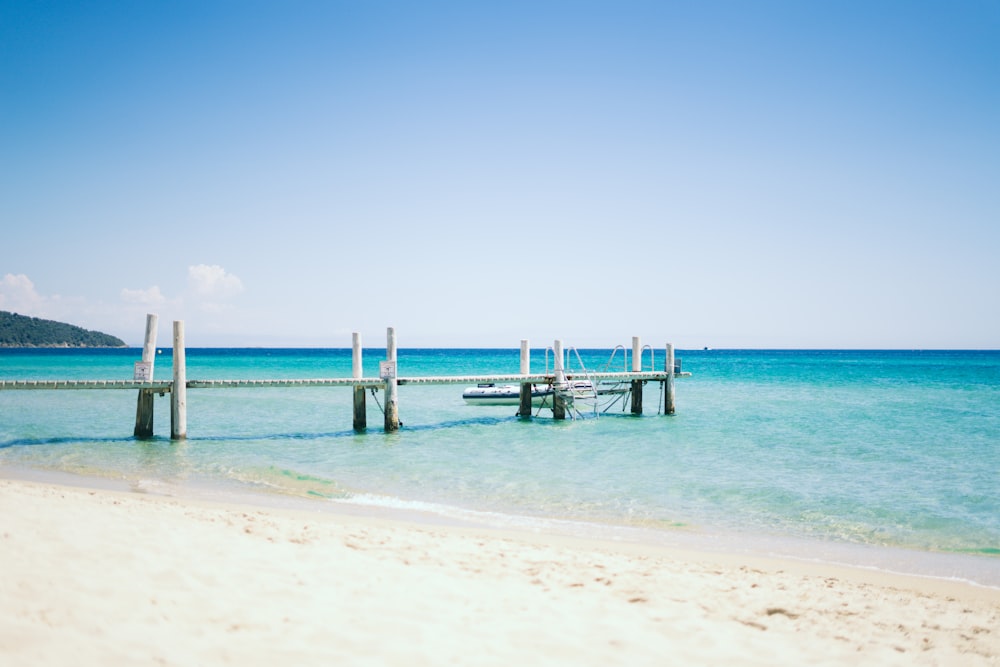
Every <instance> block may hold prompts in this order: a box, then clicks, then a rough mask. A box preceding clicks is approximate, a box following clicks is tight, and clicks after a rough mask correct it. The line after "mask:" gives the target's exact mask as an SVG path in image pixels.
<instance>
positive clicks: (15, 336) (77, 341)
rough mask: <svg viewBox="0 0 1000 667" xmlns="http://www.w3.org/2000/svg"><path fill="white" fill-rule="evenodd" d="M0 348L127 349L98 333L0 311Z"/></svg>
mask: <svg viewBox="0 0 1000 667" xmlns="http://www.w3.org/2000/svg"><path fill="white" fill-rule="evenodd" d="M0 347H126V345H125V342H124V341H123V340H122V339H120V338H115V337H114V336H110V335H108V334H106V333H101V332H100V331H87V330H86V329H83V328H81V327H77V326H73V325H72V324H64V323H62V322H55V321H53V320H41V319H38V318H37V317H26V316H24V315H18V314H17V313H9V312H7V311H3V310H0Z"/></svg>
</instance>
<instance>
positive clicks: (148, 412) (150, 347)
mask: <svg viewBox="0 0 1000 667" xmlns="http://www.w3.org/2000/svg"><path fill="white" fill-rule="evenodd" d="M158 320H159V317H158V316H156V315H155V314H153V313H147V314H146V338H145V340H144V342H143V345H142V363H143V365H144V366H146V368H147V369H148V373H147V377H148V378H149V381H150V382H152V381H153V367H154V365H155V363H156V323H157V321H158ZM137 374H138V371H137ZM132 435H133V436H135V437H136V438H152V437H153V392H152V391H151V390H149V389H140V390H139V398H138V399H137V401H136V406H135V430H133V431H132Z"/></svg>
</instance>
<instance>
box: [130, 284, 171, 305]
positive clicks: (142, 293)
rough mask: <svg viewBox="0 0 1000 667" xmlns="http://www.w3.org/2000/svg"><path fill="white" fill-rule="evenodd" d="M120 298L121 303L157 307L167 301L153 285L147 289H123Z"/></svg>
mask: <svg viewBox="0 0 1000 667" xmlns="http://www.w3.org/2000/svg"><path fill="white" fill-rule="evenodd" d="M121 297H122V301H124V302H126V303H139V304H143V305H147V306H159V305H162V304H164V303H166V301H167V297H165V296H163V293H162V292H160V288H159V287H158V286H156V285H153V286H152V287H150V288H149V289H128V288H127V287H126V288H123V289H122V291H121Z"/></svg>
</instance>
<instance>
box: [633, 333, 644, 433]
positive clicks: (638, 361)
mask: <svg viewBox="0 0 1000 667" xmlns="http://www.w3.org/2000/svg"><path fill="white" fill-rule="evenodd" d="M641 370H642V345H641V344H640V341H639V337H638V336H632V372H633V373H638V372H639V371H641ZM632 414H634V415H641V414H642V380H632Z"/></svg>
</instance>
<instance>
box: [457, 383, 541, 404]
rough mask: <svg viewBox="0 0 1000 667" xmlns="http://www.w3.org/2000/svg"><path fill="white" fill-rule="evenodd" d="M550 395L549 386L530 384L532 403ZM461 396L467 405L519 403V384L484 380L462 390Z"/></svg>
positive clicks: (536, 402) (539, 402) (539, 401)
mask: <svg viewBox="0 0 1000 667" xmlns="http://www.w3.org/2000/svg"><path fill="white" fill-rule="evenodd" d="M550 396H552V388H551V387H549V386H547V385H542V386H538V385H532V386H531V403H532V405H541V404H542V402H543V401H544V400H545V399H546V398H548V397H550ZM462 398H463V399H465V402H466V403H468V404H469V405H520V403H521V385H517V384H495V383H493V382H484V383H481V384H478V385H476V386H475V387H469V388H468V389H466V390H465V391H463V392H462Z"/></svg>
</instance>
